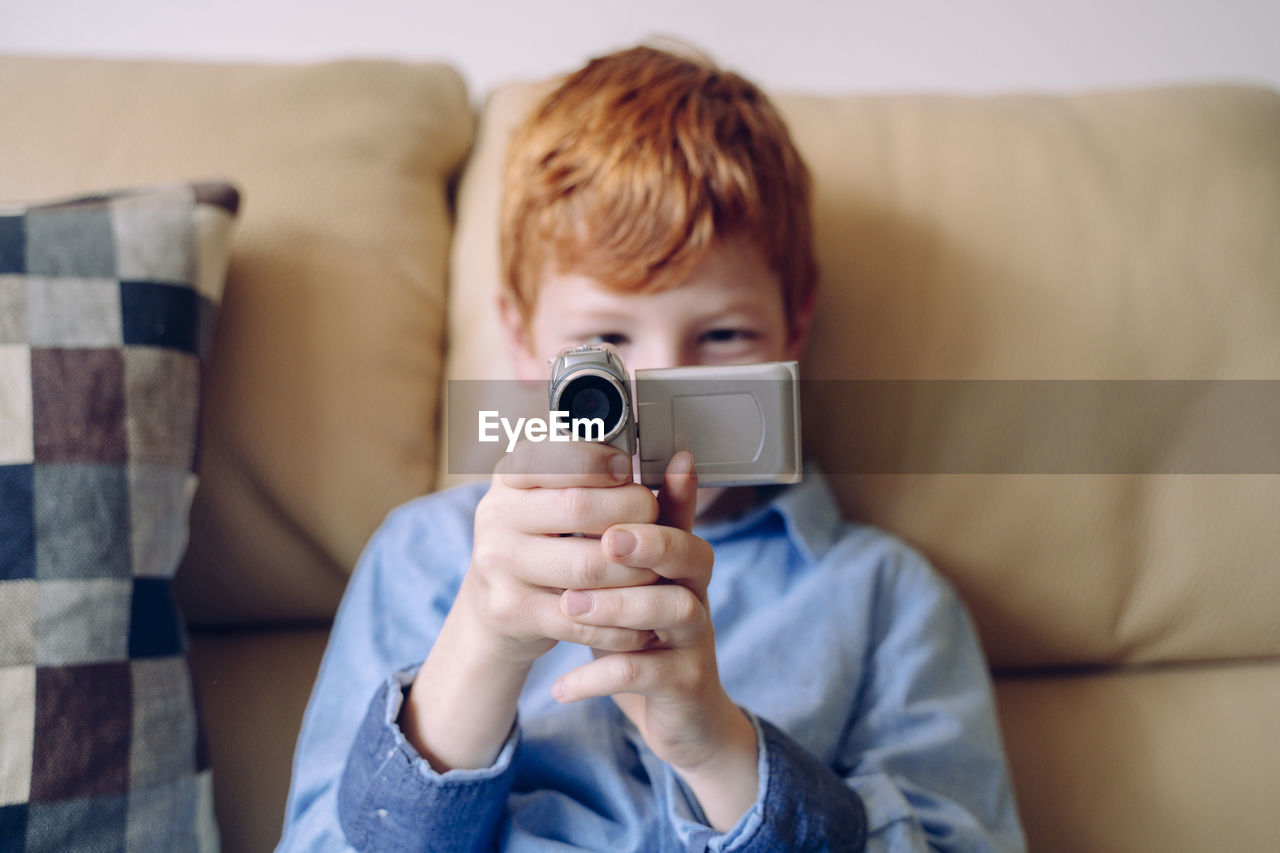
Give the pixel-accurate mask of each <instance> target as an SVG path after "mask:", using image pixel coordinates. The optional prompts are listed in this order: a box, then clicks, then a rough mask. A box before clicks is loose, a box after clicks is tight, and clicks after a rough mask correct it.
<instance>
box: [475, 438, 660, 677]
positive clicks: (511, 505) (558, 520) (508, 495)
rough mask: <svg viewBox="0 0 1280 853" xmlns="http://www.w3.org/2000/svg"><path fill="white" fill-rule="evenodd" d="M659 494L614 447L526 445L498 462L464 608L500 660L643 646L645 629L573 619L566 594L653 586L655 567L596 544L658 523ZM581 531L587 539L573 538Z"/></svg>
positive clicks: (478, 525)
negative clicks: (563, 600)
mask: <svg viewBox="0 0 1280 853" xmlns="http://www.w3.org/2000/svg"><path fill="white" fill-rule="evenodd" d="M657 514H658V504H657V501H656V499H655V498H654V496H653V493H652V492H650V491H649V490H648V489H646V488H645V487H644V486H641V485H639V484H636V483H633V482H632V480H631V460H630V459H629V458H627V457H626V456H625V455H624V454H623V453H622V452H621V451H619V450H617V449H616V448H613V447H609V446H608V445H603V444H595V443H590V442H567V443H563V444H552V443H539V444H535V443H531V442H522V443H520V444H518V445H517V446H516V449H515V450H514V451H513V452H511V453H510V454H508V455H507V456H506V457H505V458H504V459H503V461H502V462H501V463H500V464H499V466H498V468H497V470H495V472H494V475H493V481H492V484H491V486H490V488H489V491H488V493H487V494H486V495H485V497H484V498H483V499H482V500H481V501H480V504H479V505H478V506H477V508H476V515H475V543H474V545H473V548H472V556H471V566H470V568H469V569H468V571H467V574H466V577H465V579H464V580H463V583H462V589H461V590H460V592H459V596H458V604H457V605H455V608H457V607H459V606H461V607H463V608H466V610H465V611H464V612H466V613H467V615H468V616H469V617H470V620H471V621H472V622H473V624H474V626H475V627H476V628H477V629H478V630H479V632H480V635H481V636H480V637H479V638H478V639H482V640H483V639H485V638H487V639H488V640H489V642H488V643H486V644H485V645H486V647H487V648H488V649H489V650H491V652H492V653H494V654H495V655H498V656H501V657H504V658H506V659H507V660H509V661H511V662H513V663H516V662H522V661H525V662H531V661H532V660H533V659H534V658H536V657H538V656H539V655H541V654H543V653H544V652H546V651H547V650H549V649H550V648H551V647H552V646H554V645H555V644H556V642H557V641H559V640H568V641H570V642H574V643H581V644H583V645H587V646H591V647H593V648H598V649H605V650H609V651H627V650H633V649H639V648H643V647H644V646H645V645H647V644H648V643H650V642H651V641H652V640H653V635H652V632H650V631H649V630H647V629H643V628H629V627H624V626H611V625H596V624H592V623H589V622H584V621H580V620H574V619H570V618H568V617H566V616H565V615H564V614H563V613H562V612H561V610H560V607H559V598H560V595H561V593H562V592H563V591H564V590H566V589H609V588H615V587H622V586H635V585H645V584H651V583H653V582H654V581H656V580H657V579H658V576H657V575H656V574H655V573H654V572H653V571H651V570H649V569H648V568H644V567H640V566H634V565H631V564H627V563H623V562H610V561H609V560H607V559H606V556H605V554H604V552H603V550H602V549H601V547H600V541H599V539H598V538H597V537H599V535H600V534H602V533H604V532H605V531H606V530H608V529H609V528H611V527H613V526H614V525H617V524H621V523H640V524H644V523H646V522H652V521H654V520H655V519H656V517H657ZM571 533H583V534H586V536H585V537H583V536H569V535H567V534H571Z"/></svg>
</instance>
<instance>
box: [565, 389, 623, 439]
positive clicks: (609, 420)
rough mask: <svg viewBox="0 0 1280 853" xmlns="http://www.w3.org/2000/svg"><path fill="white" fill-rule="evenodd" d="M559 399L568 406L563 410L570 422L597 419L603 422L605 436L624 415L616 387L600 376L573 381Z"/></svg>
mask: <svg viewBox="0 0 1280 853" xmlns="http://www.w3.org/2000/svg"><path fill="white" fill-rule="evenodd" d="M560 399H561V400H562V401H564V402H565V403H567V404H568V405H567V406H565V409H567V410H568V412H569V417H570V418H571V419H572V420H578V419H580V418H587V419H592V420H594V419H596V418H599V419H600V420H602V421H604V432H605V434H606V435H608V434H609V433H612V432H613V430H614V429H615V428H616V427H617V426H618V421H619V420H620V419H621V418H622V417H623V415H624V414H625V412H624V407H623V403H622V394H621V393H620V392H619V390H618V388H617V386H615V385H614V384H613V383H612V382H610V381H609V380H607V379H605V378H603V377H600V376H582V377H579V378H577V379H573V380H572V381H570V382H569V384H568V386H567V387H566V388H565V389H564V393H563V394H561V396H560Z"/></svg>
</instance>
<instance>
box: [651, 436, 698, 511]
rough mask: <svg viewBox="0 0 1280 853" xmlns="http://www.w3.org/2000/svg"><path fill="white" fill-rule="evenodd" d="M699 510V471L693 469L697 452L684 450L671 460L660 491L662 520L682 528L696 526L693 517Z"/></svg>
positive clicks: (659, 509) (659, 508)
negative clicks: (694, 455) (694, 456)
mask: <svg viewBox="0 0 1280 853" xmlns="http://www.w3.org/2000/svg"><path fill="white" fill-rule="evenodd" d="M697 509H698V474H697V472H696V471H695V470H694V468H693V454H691V453H690V452H689V451H687V450H681V451H679V452H678V453H676V454H675V455H674V456H672V457H671V459H670V461H669V462H667V470H666V473H665V474H663V477H662V489H661V490H659V492H658V523H659V524H665V525H667V526H669V527H678V528H680V529H681V530H684V531H689V530H692V529H693V516H694V513H695V512H696V511H697Z"/></svg>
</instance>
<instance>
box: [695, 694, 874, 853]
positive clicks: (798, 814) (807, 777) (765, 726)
mask: <svg viewBox="0 0 1280 853" xmlns="http://www.w3.org/2000/svg"><path fill="white" fill-rule="evenodd" d="M744 710H745V709H744ZM746 713H747V717H748V718H749V719H750V720H751V724H752V725H753V726H754V727H755V729H756V744H757V748H758V749H759V755H760V757H759V763H758V764H757V771H758V773H759V778H760V789H759V792H758V794H757V797H756V801H755V803H753V804H752V806H751V808H749V809H747V811H746V813H745V814H744V815H743V816H742V817H741V818H740V819H739V820H738V822H737V823H736V824H735V825H734V826H733V827H731V828H730V829H729V831H728V832H726V833H724V834H723V835H717V834H716V833H715V831H714V830H712V829H711V828H710V827H709V826H707V825H706V818H705V816H704V815H703V814H702V811H701V809H700V808H699V807H698V804H697V800H696V798H695V797H694V796H693V794H692V793H691V792H688V791H687V789H685V790H684V791H683V794H684V795H683V796H682V797H678V798H673V800H672V804H673V806H675V807H676V818H677V823H678V827H677V832H678V833H679V835H680V836H681V840H682V841H683V842H684V844H685V847H686V849H688V850H707V851H710V852H711V853H768V851H776V850H801V849H805V850H809V849H812V850H819V849H821V850H841V851H845V850H862V849H864V847H865V846H866V829H867V818H866V810H865V809H864V807H863V804H862V800H861V799H860V798H859V797H858V794H857V793H856V792H854V791H853V790H852V789H850V788H849V786H848V785H847V784H846V783H845V781H844V780H843V779H841V778H840V777H839V776H837V775H836V774H835V773H833V772H832V771H831V770H830V769H828V768H827V767H825V766H823V765H822V764H821V763H820V762H819V761H818V760H817V759H815V758H814V757H813V756H812V755H810V754H809V753H808V751H806V750H805V749H804V747H802V746H800V745H799V744H798V743H796V742H795V741H794V740H792V739H791V738H790V737H789V736H788V735H786V734H785V733H784V732H782V730H780V729H778V728H777V727H776V726H774V725H773V724H772V723H770V722H768V721H767V720H765V719H763V718H760V717H757V716H755V715H754V714H752V713H751V712H749V711H747V712H746ZM672 775H673V776H676V775H677V774H675V772H674V771H672ZM681 788H682V789H683V785H681Z"/></svg>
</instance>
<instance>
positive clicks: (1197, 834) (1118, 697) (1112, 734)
mask: <svg viewBox="0 0 1280 853" xmlns="http://www.w3.org/2000/svg"><path fill="white" fill-rule="evenodd" d="M996 696H997V699H998V704H999V709H1000V722H1001V729H1002V731H1003V734H1004V739H1005V745H1006V748H1007V749H1008V753H1009V760H1010V763H1011V764H1012V769H1013V778H1014V784H1015V787H1016V790H1017V795H1018V807H1019V811H1020V812H1021V814H1022V819H1023V824H1024V826H1025V827H1026V830H1027V837H1028V838H1027V840H1028V842H1029V846H1030V849H1032V850H1043V851H1054V850H1062V851H1069V850H1089V851H1093V852H1094V853H1112V851H1114V853H1121V851H1131V850H1270V849H1272V848H1274V847H1275V840H1276V838H1277V836H1278V835H1280V812H1278V811H1277V810H1276V803H1280V762H1277V761H1276V720H1278V719H1280V660H1275V659H1273V660H1270V661H1255V662H1247V663H1245V662H1237V663H1218V664H1209V665H1183V666H1158V667H1146V668H1143V667H1135V668H1131V669H1129V670H1126V671H1118V672H1105V673H1086V672H1080V673H1076V674H1067V675H1062V674H1058V675H1049V676H1024V677H1016V678H1009V677H1006V678H1002V679H999V680H997V682H996Z"/></svg>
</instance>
